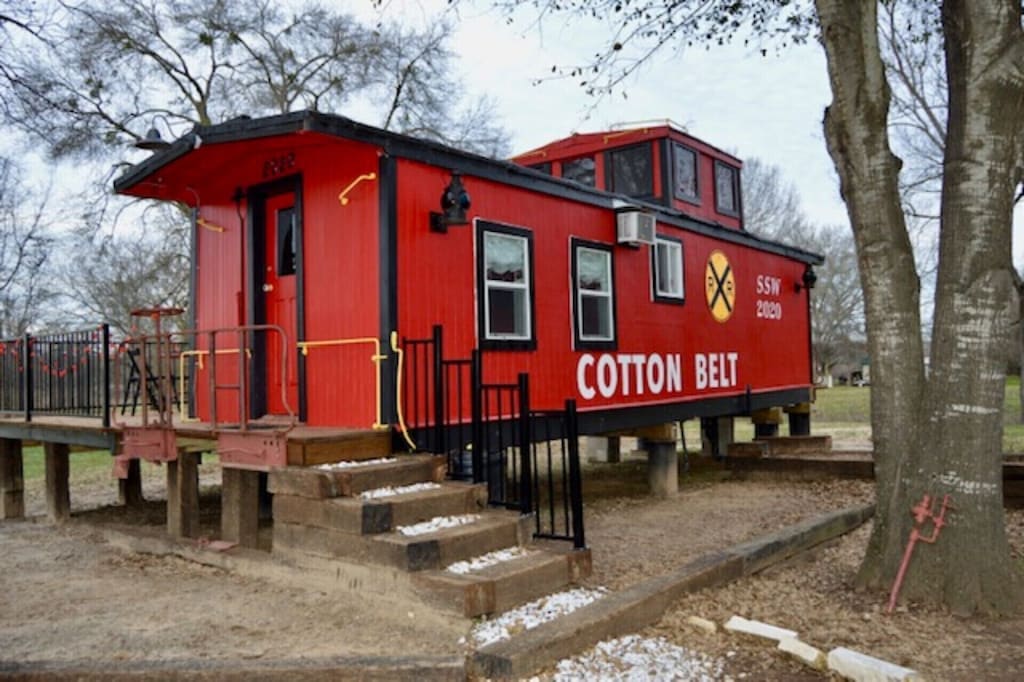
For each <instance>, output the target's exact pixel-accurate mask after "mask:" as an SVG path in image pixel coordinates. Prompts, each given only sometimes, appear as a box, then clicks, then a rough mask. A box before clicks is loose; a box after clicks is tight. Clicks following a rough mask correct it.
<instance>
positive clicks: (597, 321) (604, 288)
mask: <svg viewBox="0 0 1024 682" xmlns="http://www.w3.org/2000/svg"><path fill="white" fill-rule="evenodd" d="M572 275H573V310H574V317H575V325H574V329H575V337H576V347H577V348H607V347H609V346H613V345H614V344H615V283H614V278H613V275H612V250H611V247H610V246H608V245H606V244H598V243H594V242H585V241H583V240H578V239H574V240H573V250H572Z"/></svg>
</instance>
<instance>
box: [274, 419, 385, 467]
mask: <svg viewBox="0 0 1024 682" xmlns="http://www.w3.org/2000/svg"><path fill="white" fill-rule="evenodd" d="M390 454H391V432H390V431H389V430H385V429H381V430H372V429H320V428H305V427H301V426H300V427H298V428H296V429H294V430H292V431H291V433H289V435H288V464H290V465H293V466H313V465H316V464H325V463H329V462H341V461H345V460H357V459H375V458H378V457H387V456H388V455H390Z"/></svg>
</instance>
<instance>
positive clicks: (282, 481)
mask: <svg viewBox="0 0 1024 682" xmlns="http://www.w3.org/2000/svg"><path fill="white" fill-rule="evenodd" d="M445 466H446V462H445V458H444V457H443V456H435V455H403V456H400V457H395V458H394V461H389V462H380V463H371V464H359V465H357V466H351V467H347V468H331V469H322V468H320V467H292V466H289V467H283V468H281V469H274V470H273V471H271V472H270V479H269V490H270V492H272V493H274V494H275V495H276V494H280V495H295V496H297V497H308V498H312V499H324V498H329V497H351V496H354V495H358V494H359V493H361V492H365V491H367V490H373V489H374V488H384V487H387V486H394V487H397V486H403V485H411V484H413V483H422V482H425V481H433V482H435V483H438V482H440V481H442V480H444V474H445Z"/></svg>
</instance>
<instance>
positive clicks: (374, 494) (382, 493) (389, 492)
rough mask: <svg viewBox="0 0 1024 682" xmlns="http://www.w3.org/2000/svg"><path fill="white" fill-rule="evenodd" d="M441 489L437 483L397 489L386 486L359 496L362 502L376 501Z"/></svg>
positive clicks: (401, 486)
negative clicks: (382, 498)
mask: <svg viewBox="0 0 1024 682" xmlns="http://www.w3.org/2000/svg"><path fill="white" fill-rule="evenodd" d="M440 487H441V484H439V483H413V484H412V485H400V486H397V487H392V486H386V487H384V488H374V489H373V490H367V491H364V492H362V493H360V494H359V496H360V497H361V498H363V499H364V500H376V499H379V498H381V497H394V496H395V495H407V494H409V493H418V492H422V491H424V490H437V489H438V488H440Z"/></svg>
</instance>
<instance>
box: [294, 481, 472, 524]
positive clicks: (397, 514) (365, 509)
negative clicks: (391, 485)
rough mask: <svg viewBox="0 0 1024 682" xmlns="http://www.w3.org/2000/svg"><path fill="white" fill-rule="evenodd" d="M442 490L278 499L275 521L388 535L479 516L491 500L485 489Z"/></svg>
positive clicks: (464, 486) (453, 485) (458, 485)
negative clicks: (400, 529) (406, 528)
mask: <svg viewBox="0 0 1024 682" xmlns="http://www.w3.org/2000/svg"><path fill="white" fill-rule="evenodd" d="M440 485H441V487H440V488H435V489H432V490H419V491H416V492H409V493H401V494H398V495H390V496H387V497H377V498H373V499H363V498H362V497H334V498H324V499H313V498H309V497H300V496H298V495H286V494H283V493H278V494H275V495H274V521H275V522H278V521H281V522H285V523H294V524H300V525H306V526H316V527H319V528H330V529H333V530H339V531H345V532H347V533H359V534H363V535H369V534H373V533H386V532H388V531H390V530H393V529H394V528H396V527H398V526H409V525H412V524H415V523H419V522H421V521H426V520H427V519H431V518H434V517H435V516H454V515H457V514H468V513H471V512H479V511H480V510H481V509H482V508H483V506H484V504H485V503H486V499H487V497H486V496H487V488H486V487H485V486H483V485H470V484H465V483H451V482H445V483H442V484H440Z"/></svg>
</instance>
